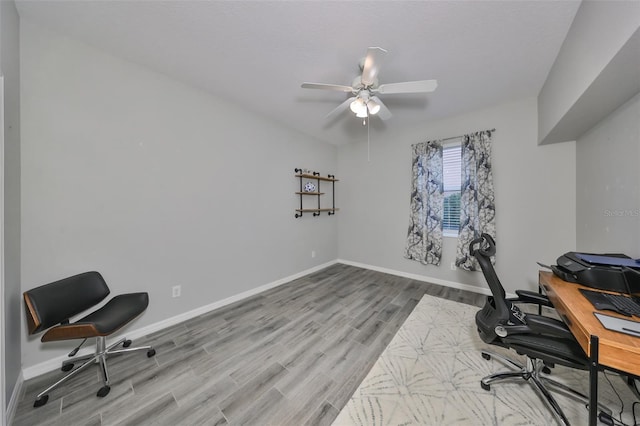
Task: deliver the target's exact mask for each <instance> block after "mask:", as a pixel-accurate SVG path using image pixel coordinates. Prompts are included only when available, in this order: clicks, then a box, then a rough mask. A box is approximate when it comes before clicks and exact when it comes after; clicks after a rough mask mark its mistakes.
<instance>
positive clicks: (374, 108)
mask: <svg viewBox="0 0 640 426" xmlns="http://www.w3.org/2000/svg"><path fill="white" fill-rule="evenodd" d="M367 109H368V110H369V114H371V115H376V114H377V113H378V111H380V104H379V103H378V102H376V101H375V100H374V99H369V101H368V102H367Z"/></svg>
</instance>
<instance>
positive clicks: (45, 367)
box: [22, 260, 338, 380]
mask: <svg viewBox="0 0 640 426" xmlns="http://www.w3.org/2000/svg"><path fill="white" fill-rule="evenodd" d="M337 262H338V261H337V260H332V261H330V262H327V263H323V264H322V265H318V266H314V267H313V268H310V269H306V270H304V271H302V272H298V273H296V274H293V275H290V276H288V277H285V278H281V279H279V280H276V281H273V282H270V283H268V284H265V285H262V286H260V287H256V288H253V289H251V290H247V291H245V292H242V293H238V294H236V295H233V296H231V297H228V298H226V299H223V300H219V301H217V302H213V303H210V304H208V305H205V306H201V307H199V308H196V309H193V310H191V311H188V312H185V313H182V314H179V315H176V316H173V317H171V318H167V319H165V320H162V321H158V322H156V323H154V324H149V325H147V326H145V327H142V328H138V329H136V330H128V331H126V336H127V338H128V339H131V340H135V339H138V338H140V337H144V336H147V335H149V334H151V333H155V332H156V331H160V330H162V329H165V328H167V327H171V326H172V325H176V324H179V323H181V322H184V321H186V320H189V319H191V318H195V317H197V316H199V315H202V314H205V313H207V312H210V311H213V310H214V309H218V308H221V307H223V306H226V305H230V304H231V303H234V302H237V301H239V300H242V299H246V298H247V297H251V296H254V295H256V294H258V293H262V292H263V291H266V290H270V289H272V288H274V287H278V286H281V285H282V284H286V283H288V282H290V281H293V280H295V279H298V278H300V277H304V276H305V275H308V274H311V273H313V272H316V271H319V270H321V269H324V268H326V267H327V266H331V265H333V264H335V263H337ZM123 336H124V334H123ZM117 338H118V336H117V335H114V339H116V340H117ZM93 351H94V349H93V348H84V349H82V350H80V351H79V352H78V353H77V355H76V356H81V355H88V354H90V353H92V352H93ZM67 359H68V357H67V356H66V355H61V356H58V357H55V358H52V359H50V360H48V361H44V362H41V363H39V364H36V365H32V366H30V367H26V368H24V369H23V370H22V377H23V380H29V379H31V378H33V377H37V376H40V375H42V374H45V373H48V372H49V371H53V370H56V369H58V368H60V365H61V363H62V361H65V360H67Z"/></svg>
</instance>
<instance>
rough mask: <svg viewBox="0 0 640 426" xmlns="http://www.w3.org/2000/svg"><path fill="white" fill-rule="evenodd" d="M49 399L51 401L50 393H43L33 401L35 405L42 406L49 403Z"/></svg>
mask: <svg viewBox="0 0 640 426" xmlns="http://www.w3.org/2000/svg"><path fill="white" fill-rule="evenodd" d="M47 401H49V395H42V396H41V397H40V398H38V399H36V400H35V402H34V403H33V406H34V407H36V408H37V407H42V406H43V405H44V404H46V403H47Z"/></svg>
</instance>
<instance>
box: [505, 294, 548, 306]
mask: <svg viewBox="0 0 640 426" xmlns="http://www.w3.org/2000/svg"><path fill="white" fill-rule="evenodd" d="M516 294H517V295H518V299H516V300H513V301H514V302H520V303H533V304H535V305H542V306H548V307H550V308H553V305H552V304H551V301H550V300H549V298H548V297H547V296H545V295H543V294H540V293H536V292H535V291H529V290H516Z"/></svg>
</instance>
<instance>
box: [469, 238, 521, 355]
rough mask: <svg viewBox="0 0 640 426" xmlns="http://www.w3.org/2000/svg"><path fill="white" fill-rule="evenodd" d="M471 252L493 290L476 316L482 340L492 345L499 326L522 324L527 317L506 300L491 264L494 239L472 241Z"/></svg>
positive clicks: (494, 250)
mask: <svg viewBox="0 0 640 426" xmlns="http://www.w3.org/2000/svg"><path fill="white" fill-rule="evenodd" d="M469 252H470V253H471V255H472V256H474V257H475V258H476V259H477V260H478V263H479V264H480V268H482V273H483V275H484V278H485V280H486V281H487V284H488V285H489V289H490V290H491V294H492V296H489V297H488V298H487V303H486V304H485V306H484V308H483V309H482V310H481V311H480V312H478V314H477V315H476V324H477V325H478V331H479V333H480V337H481V338H482V340H483V341H485V342H487V343H492V342H493V341H495V340H496V339H498V336H497V335H496V333H495V328H496V326H497V325H500V324H502V325H505V324H522V323H524V318H525V316H526V315H525V314H524V313H523V312H521V311H520V309H519V308H518V307H517V306H516V305H514V304H513V303H512V302H510V301H508V300H506V293H505V291H504V287H502V283H500V279H499V278H498V275H497V274H496V271H495V269H494V268H493V264H492V263H491V256H493V255H495V254H496V243H495V241H494V240H493V237H491V235H489V234H482V235H481V236H480V238H476V239H475V240H473V241H471V244H469Z"/></svg>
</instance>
